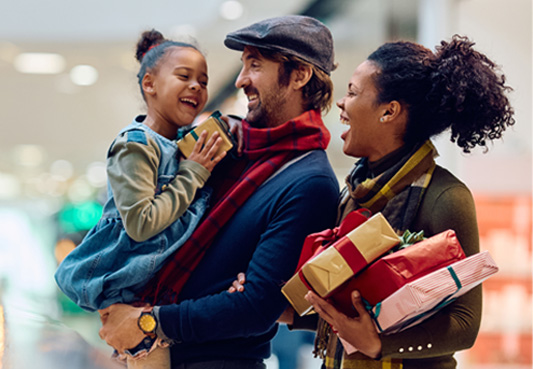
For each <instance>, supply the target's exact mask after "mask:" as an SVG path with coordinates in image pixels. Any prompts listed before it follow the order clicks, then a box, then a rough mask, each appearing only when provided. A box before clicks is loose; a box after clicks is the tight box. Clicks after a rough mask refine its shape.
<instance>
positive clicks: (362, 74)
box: [231, 36, 514, 369]
mask: <svg viewBox="0 0 533 369" xmlns="http://www.w3.org/2000/svg"><path fill="white" fill-rule="evenodd" d="M472 46H473V43H472V42H470V41H469V40H468V39H467V38H463V37H459V36H455V37H453V39H452V40H451V42H444V41H443V42H441V45H440V46H439V47H438V48H437V51H436V53H433V52H432V51H430V50H428V49H426V48H425V47H423V46H421V45H418V44H415V43H412V42H394V43H387V44H384V45H383V46H381V47H380V48H378V49H377V50H376V51H375V52H373V53H372V54H371V55H370V56H369V57H368V59H367V60H366V61H364V62H363V63H362V64H361V65H359V66H358V67H357V69H356V70H355V72H354V74H353V76H352V77H351V79H350V82H349V84H348V92H347V94H346V96H344V97H343V98H342V99H340V100H339V101H338V102H337V105H338V107H339V108H340V109H341V116H340V119H341V122H342V123H343V124H347V125H348V126H349V129H348V130H347V131H346V132H345V133H343V134H342V136H341V137H342V139H343V140H344V146H343V151H344V153H345V154H346V155H350V156H353V157H357V158H361V159H360V160H359V161H358V162H357V163H356V164H355V166H354V168H353V170H352V171H351V172H350V173H349V175H348V177H347V178H346V187H345V188H344V189H343V191H342V192H341V197H340V204H339V214H338V219H337V223H340V221H341V220H342V219H344V217H345V216H346V215H347V214H348V213H349V212H350V211H352V210H354V209H357V208H361V207H365V208H369V209H370V210H371V211H372V212H373V213H376V212H381V213H382V214H383V215H384V216H385V217H386V218H387V220H388V221H389V223H390V224H391V225H392V226H393V227H394V228H395V229H396V230H397V231H399V232H402V231H404V230H406V229H409V230H411V231H420V230H423V231H424V235H425V236H426V237H429V236H432V235H435V234H437V233H440V232H442V231H445V230H447V229H453V230H455V232H456V234H457V237H458V239H459V242H460V243H461V245H462V247H463V249H464V251H465V254H466V255H467V256H469V255H472V254H474V253H477V252H479V235H478V228H477V221H476V212H475V208H474V200H473V198H472V195H471V193H470V191H469V190H468V188H467V187H466V186H465V184H463V183H462V182H460V181H459V180H458V179H457V178H456V177H454V176H453V175H452V174H451V173H450V172H449V171H447V170H446V169H444V168H442V167H440V166H438V165H436V164H435V161H434V158H435V157H436V156H437V152H436V150H435V148H434V147H433V145H432V144H431V141H430V138H432V137H434V136H436V135H438V134H439V133H441V132H443V131H445V130H447V129H450V130H451V140H452V142H455V143H457V145H458V146H459V147H460V148H461V149H462V150H463V151H464V152H465V153H468V152H470V150H471V149H472V148H474V147H475V146H482V147H483V148H484V149H487V142H486V141H487V139H488V140H494V139H498V138H500V137H501V135H502V133H503V131H504V130H505V129H506V128H507V127H508V126H510V125H513V124H514V119H513V117H512V116H513V109H512V108H511V106H510V105H509V101H508V99H507V97H506V96H505V94H506V92H507V91H509V90H511V89H510V88H509V87H507V86H506V85H505V78H504V77H503V76H501V75H498V74H497V72H496V66H495V64H494V63H493V62H492V61H491V60H489V59H488V58H487V57H486V56H485V55H483V54H481V53H479V52H477V51H475V50H474V49H473V48H472ZM243 278H244V277H243V276H242V275H240V276H239V278H238V281H236V282H235V283H234V285H233V286H232V288H231V291H235V290H238V291H242V290H243V286H242V283H244V279H243ZM306 298H307V299H308V301H309V302H311V303H312V305H313V306H314V309H315V311H316V312H318V314H319V315H320V317H321V318H322V319H320V321H319V323H318V329H317V339H316V351H315V354H318V355H319V356H321V357H322V358H324V364H325V367H326V368H385V367H386V368H402V367H403V368H404V369H410V368H424V369H431V368H439V369H446V368H455V367H456V361H455V359H454V358H453V353H454V352H456V351H459V350H464V349H467V348H470V347H471V346H472V345H473V344H474V342H475V339H476V336H477V333H478V330H479V324H480V319H481V286H479V287H477V288H475V289H474V290H472V291H471V292H469V293H467V294H465V295H464V296H462V297H461V298H459V299H457V300H456V301H455V302H454V303H452V304H450V305H449V306H448V307H446V308H444V309H442V310H441V311H440V312H439V313H437V314H436V315H434V316H433V317H432V318H430V319H428V320H426V321H424V322H423V323H421V324H419V325H417V326H415V327H412V328H410V329H408V330H405V331H403V332H400V333H396V334H391V335H380V334H378V333H377V332H376V329H375V327H374V324H373V322H372V320H371V318H370V315H369V314H368V313H367V312H366V310H365V308H364V306H363V304H362V302H361V298H360V295H359V293H358V292H357V291H354V292H353V293H352V301H353V304H354V307H355V308H356V309H357V311H358V312H359V317H357V318H349V317H347V316H346V315H344V314H342V313H340V312H339V311H338V310H336V309H335V308H334V307H333V306H332V305H331V304H329V303H328V302H326V301H325V300H323V299H321V298H320V297H319V296H318V295H316V294H315V293H313V292H309V293H308V295H307V296H306ZM287 317H288V319H287ZM280 321H283V322H285V323H288V324H290V325H292V326H293V328H296V329H298V328H309V320H307V321H306V319H304V318H299V317H297V316H293V314H290V313H288V312H286V313H284V314H283V315H282V317H281V318H280ZM306 324H307V325H306ZM315 326H316V319H315ZM332 328H333V329H332ZM334 332H336V333H334ZM339 337H341V338H343V339H344V340H346V341H347V342H348V343H350V344H351V345H353V346H355V347H356V348H357V349H358V352H356V353H354V354H352V355H347V354H345V353H344V352H343V346H342V344H341V343H340V341H339V339H338V338H339Z"/></svg>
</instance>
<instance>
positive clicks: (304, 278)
mask: <svg viewBox="0 0 533 369" xmlns="http://www.w3.org/2000/svg"><path fill="white" fill-rule="evenodd" d="M400 241H401V239H400V237H399V236H398V235H397V234H396V233H395V232H394V230H393V229H392V227H391V226H390V224H389V223H388V222H387V220H386V219H385V217H384V216H383V215H382V214H381V213H377V214H375V215H374V216H372V217H371V218H370V219H368V220H367V221H365V222H364V223H363V224H361V225H360V226H358V227H357V228H355V229H354V230H352V231H351V232H349V233H348V234H346V235H345V236H343V237H341V238H340V239H339V240H338V241H336V242H335V243H334V244H332V245H331V246H330V247H328V248H327V249H325V250H324V251H323V252H321V253H320V254H318V255H316V256H315V257H313V258H312V259H310V260H309V261H307V262H306V263H305V264H304V265H303V266H302V267H301V268H300V270H299V271H298V272H297V273H296V274H295V275H294V276H293V277H292V278H291V279H289V281H288V282H287V283H286V284H285V285H284V286H283V288H282V289H281V291H282V292H283V294H284V295H285V297H286V298H287V300H289V302H290V303H291V305H292V306H293V307H294V310H295V311H296V312H297V313H298V314H299V315H300V316H303V315H306V314H308V313H310V312H311V310H312V307H311V305H310V304H309V303H308V302H307V300H305V295H306V294H307V292H308V291H309V290H313V291H315V292H316V293H317V294H318V295H320V296H321V297H328V296H329V295H330V294H331V293H332V292H334V291H335V290H336V289H337V288H338V287H339V286H341V285H342V284H343V283H344V282H345V281H346V280H348V279H349V278H351V277H353V276H354V275H355V274H357V273H359V272H360V271H361V270H363V269H364V268H365V267H366V266H367V265H368V264H370V263H371V262H372V261H374V260H375V259H377V258H378V257H380V256H381V255H383V254H384V253H385V252H387V251H388V250H390V249H391V248H393V247H394V246H396V245H397V244H399V243H400Z"/></svg>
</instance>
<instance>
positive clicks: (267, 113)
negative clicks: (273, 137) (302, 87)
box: [245, 84, 287, 128]
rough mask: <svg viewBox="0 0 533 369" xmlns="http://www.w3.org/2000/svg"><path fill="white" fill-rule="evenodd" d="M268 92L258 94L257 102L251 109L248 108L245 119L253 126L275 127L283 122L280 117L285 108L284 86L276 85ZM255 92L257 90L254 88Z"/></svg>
mask: <svg viewBox="0 0 533 369" xmlns="http://www.w3.org/2000/svg"><path fill="white" fill-rule="evenodd" d="M274 90H275V91H273V90H270V91H269V92H268V93H263V94H262V95H258V96H259V104H258V105H257V106H256V107H254V108H253V109H251V110H248V113H247V115H246V118H245V119H246V121H247V122H248V123H249V124H250V126H252V127H254V128H267V127H275V126H278V125H280V124H282V123H284V122H285V121H284V119H283V118H282V116H283V113H284V110H285V104H286V103H287V102H286V99H285V91H286V87H284V86H281V85H279V84H278V86H277V87H276V88H275V89H274ZM254 92H255V93H257V90H254Z"/></svg>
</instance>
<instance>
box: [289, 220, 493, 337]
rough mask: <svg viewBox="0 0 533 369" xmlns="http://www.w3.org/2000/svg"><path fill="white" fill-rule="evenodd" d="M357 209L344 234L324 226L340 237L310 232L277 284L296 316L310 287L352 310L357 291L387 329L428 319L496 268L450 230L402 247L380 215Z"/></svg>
mask: <svg viewBox="0 0 533 369" xmlns="http://www.w3.org/2000/svg"><path fill="white" fill-rule="evenodd" d="M361 214H364V213H362V211H361V210H358V211H357V214H353V215H357V216H358V222H357V223H355V224H358V225H357V226H356V227H355V228H353V229H352V230H350V231H349V232H346V230H345V231H344V232H341V233H339V232H338V229H335V230H333V231H334V232H329V233H331V234H335V236H336V237H337V239H334V240H331V241H330V242H329V243H328V242H326V241H327V240H328V239H327V238H324V237H323V235H324V232H322V233H320V234H313V235H310V236H308V237H307V239H306V242H305V244H304V248H303V251H302V257H303V259H305V260H302V258H301V259H300V263H299V266H298V270H297V273H296V274H295V275H294V276H293V277H292V278H291V279H290V280H289V281H288V282H287V283H286V284H285V285H284V287H283V288H282V292H283V294H284V295H285V297H286V298H287V299H288V300H289V302H290V303H291V305H292V306H293V307H294V309H295V311H296V312H297V313H298V314H299V315H301V316H303V315H306V314H311V313H313V310H312V306H311V305H310V304H309V303H308V302H307V300H306V299H305V295H306V294H307V292H308V291H310V290H312V291H314V292H315V293H317V294H318V295H319V296H321V297H322V298H325V299H327V300H329V301H330V302H331V303H332V304H334V305H335V306H336V307H337V309H338V310H340V311H342V312H344V313H345V314H346V315H348V316H355V314H356V312H355V310H354V308H353V306H352V303H351V297H350V295H351V292H352V291H353V290H358V291H359V292H360V293H361V296H362V298H363V301H365V304H366V305H367V310H368V311H369V313H370V315H371V316H372V318H373V320H374V323H375V326H376V329H377V330H378V332H380V333H383V334H390V333H394V332H398V331H401V330H404V329H407V328H408V327H411V326H413V325H415V324H418V323H420V322H421V321H423V320H425V319H427V318H429V317H430V316H431V315H433V314H434V313H436V312H437V311H438V310H440V309H441V308H442V307H444V306H446V305H447V304H449V303H450V302H452V301H454V300H455V299H456V298H457V297H459V296H461V295H463V294H464V293H466V292H468V291H469V290H471V289H472V288H474V287H475V286H477V285H479V284H480V283H482V282H483V281H484V280H486V279H487V278H489V277H490V276H491V275H493V274H494V273H496V272H497V271H498V267H497V266H496V264H495V263H494V260H493V259H492V258H491V256H490V254H489V253H488V252H487V251H485V252H481V253H478V254H475V255H472V256H470V257H465V254H464V252H463V249H462V247H461V245H460V244H459V241H458V240H457V237H456V235H455V232H454V231H453V230H447V231H445V232H442V233H439V234H437V235H435V236H432V237H429V238H425V239H423V238H422V239H420V238H418V239H416V241H415V242H414V243H413V244H411V245H405V244H404V242H402V238H401V237H400V236H398V235H397V234H396V233H395V231H394V230H393V229H392V227H391V226H390V224H389V223H388V222H387V220H386V219H385V217H384V216H383V215H382V214H381V213H377V214H375V215H373V216H372V217H369V218H366V217H365V218H364V219H363V220H361ZM351 215H352V214H351ZM347 219H349V218H348V217H347ZM339 228H343V224H341V226H340V227H339ZM344 228H346V226H344ZM326 233H328V232H326ZM343 233H345V234H343ZM330 238H331V237H330ZM324 239H325V240H324ZM317 240H318V241H321V242H322V243H325V245H322V244H319V242H317ZM400 245H401V247H399V246H400ZM304 255H305V257H304Z"/></svg>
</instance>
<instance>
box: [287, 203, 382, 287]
mask: <svg viewBox="0 0 533 369" xmlns="http://www.w3.org/2000/svg"><path fill="white" fill-rule="evenodd" d="M371 215H372V213H371V212H370V210H368V209H357V210H354V211H352V212H350V213H349V214H348V215H347V216H346V217H345V218H344V220H343V221H342V222H341V224H340V225H339V226H338V227H335V228H333V229H326V230H324V231H322V232H318V233H312V234H310V235H309V236H307V237H306V238H305V241H304V245H303V247H302V252H301V254H300V260H299V261H298V266H297V268H296V270H297V273H298V276H299V277H300V280H301V281H302V283H303V284H304V285H305V287H307V289H308V290H309V291H314V289H313V287H312V286H311V285H310V284H309V282H308V281H307V279H305V276H304V275H303V272H302V267H303V266H304V264H305V263H307V261H308V260H311V259H313V258H314V257H315V256H317V255H318V254H320V253H321V252H322V251H324V250H325V249H327V248H328V247H330V246H333V247H335V248H336V249H337V251H339V253H340V254H341V256H342V257H343V258H344V260H346V262H347V263H348V265H350V267H351V268H352V270H353V271H354V273H355V272H357V271H359V270H360V269H361V267H362V266H365V265H366V260H365V259H364V257H363V255H361V253H357V252H355V253H354V250H355V251H357V249H356V248H355V247H354V245H353V243H352V242H351V241H350V240H349V239H347V238H344V239H342V237H343V236H345V235H347V234H348V233H349V232H351V231H352V230H354V229H355V228H357V227H359V226H360V225H361V224H363V223H364V222H366V221H367V220H368V218H370V216H371Z"/></svg>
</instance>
